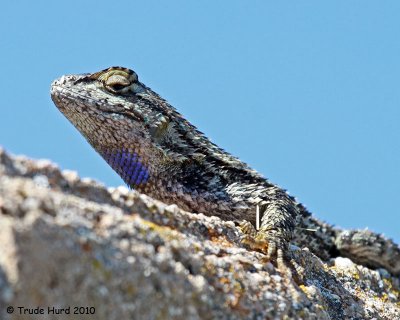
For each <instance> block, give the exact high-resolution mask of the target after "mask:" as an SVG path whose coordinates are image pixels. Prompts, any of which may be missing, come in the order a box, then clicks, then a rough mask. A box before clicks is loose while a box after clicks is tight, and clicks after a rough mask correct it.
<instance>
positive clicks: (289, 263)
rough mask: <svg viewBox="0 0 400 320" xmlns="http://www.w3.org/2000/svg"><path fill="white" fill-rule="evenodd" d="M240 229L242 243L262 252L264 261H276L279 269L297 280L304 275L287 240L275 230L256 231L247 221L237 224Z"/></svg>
mask: <svg viewBox="0 0 400 320" xmlns="http://www.w3.org/2000/svg"><path fill="white" fill-rule="evenodd" d="M239 228H240V230H241V231H242V232H243V233H244V235H243V236H242V238H241V242H242V244H244V245H245V246H247V247H248V248H249V249H251V250H255V251H259V252H262V253H264V254H265V255H266V257H265V259H266V261H272V262H276V266H277V267H278V269H279V270H280V271H282V272H283V273H285V274H286V275H288V276H289V277H292V275H294V276H295V277H296V278H297V280H298V281H300V282H301V279H302V278H303V276H304V268H303V267H301V266H300V265H299V264H298V263H297V262H296V261H295V260H294V259H293V257H292V256H291V255H290V251H289V245H288V241H287V240H286V239H285V237H284V235H282V234H281V233H280V232H279V231H277V230H263V229H262V228H261V229H260V230H259V231H257V230H256V229H255V228H254V226H253V225H252V224H251V223H250V222H249V221H245V220H244V221H242V222H241V223H240V224H239ZM293 271H294V272H293Z"/></svg>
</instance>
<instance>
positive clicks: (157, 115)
mask: <svg viewBox="0 0 400 320" xmlns="http://www.w3.org/2000/svg"><path fill="white" fill-rule="evenodd" d="M51 96H52V99H53V101H54V103H55V104H56V106H57V107H58V109H59V110H60V111H61V112H62V113H63V114H64V115H65V116H66V117H67V118H68V120H69V121H70V122H71V123H72V124H73V125H74V126H75V127H76V128H77V129H78V130H79V131H80V132H81V133H82V135H83V136H84V137H85V138H86V139H87V141H88V142H89V143H90V144H91V145H92V146H93V148H94V149H95V150H96V151H97V152H98V153H99V154H100V155H101V156H102V157H103V158H104V159H105V160H106V161H107V162H108V164H109V165H110V166H111V167H112V168H113V169H114V170H115V171H116V172H117V173H118V174H119V175H120V176H121V178H122V179H123V180H124V181H125V182H126V183H127V184H128V185H129V186H130V187H132V188H134V189H136V190H138V191H140V192H143V193H146V194H148V195H149V196H151V197H153V198H155V199H158V200H161V201H163V202H165V203H167V204H177V205H178V206H179V207H181V208H183V209H185V210H187V211H190V212H202V213H204V214H207V215H215V216H219V217H220V218H222V219H224V220H232V221H238V222H239V221H243V220H244V221H247V223H244V224H242V226H243V227H244V228H243V230H245V231H246V232H247V233H248V238H247V241H244V242H245V243H247V244H248V245H250V247H253V248H256V249H259V250H261V251H263V252H265V253H266V254H267V257H268V258H273V257H277V261H278V263H279V262H282V261H283V259H284V257H287V252H288V244H289V242H290V241H291V240H292V239H293V237H294V242H295V243H296V244H298V245H299V246H307V247H309V248H310V249H311V250H312V251H313V252H314V253H315V254H317V255H318V256H320V257H321V258H323V259H328V258H329V257H332V256H335V255H337V254H338V252H339V251H340V248H341V246H342V244H343V246H345V247H346V248H345V249H346V250H347V251H346V252H347V254H348V256H351V257H353V258H354V259H355V260H356V261H357V252H360V250H353V249H354V248H353V247H352V246H351V244H350V245H349V243H351V241H350V242H349V241H348V239H349V237H348V236H347V237H342V238H340V237H339V236H338V235H339V234H340V233H341V231H340V230H338V229H334V228H333V227H331V226H329V225H327V224H325V223H322V222H320V221H318V220H317V219H315V218H313V217H312V216H311V214H310V213H309V212H308V211H307V210H306V208H305V207H304V206H302V205H301V204H299V203H298V202H297V201H296V200H295V198H293V197H291V196H289V195H288V194H287V193H286V191H285V190H284V189H282V188H280V187H278V186H277V185H275V184H273V183H271V182H269V181H268V180H267V179H266V178H264V177H263V176H262V175H261V174H259V173H258V172H256V171H255V170H253V169H251V168H250V167H249V166H248V165H246V164H245V163H243V162H242V161H240V160H239V159H237V158H235V157H234V156H232V155H231V154H229V153H227V152H225V151H224V150H223V149H221V148H219V147H218V146H217V145H215V144H214V143H212V142H211V141H210V140H209V139H208V138H207V137H206V136H205V135H203V134H202V133H201V132H200V131H198V130H197V129H196V127H194V126H193V125H192V124H191V123H189V122H188V121H187V120H186V119H185V118H184V117H183V116H182V115H180V114H179V113H178V112H177V111H176V110H175V108H174V107H172V106H171V105H170V104H169V103H168V102H167V101H165V100H164V99H163V98H161V97H160V96H159V95H158V94H157V93H155V92H154V91H152V90H151V89H150V88H148V87H146V86H145V85H144V84H143V83H141V82H140V81H139V80H138V77H137V75H136V73H135V72H134V71H132V70H129V69H126V68H122V67H111V68H108V69H105V70H102V71H100V72H96V73H93V74H83V75H68V76H63V77H61V78H60V79H58V80H56V81H54V82H53V84H52V88H51ZM257 210H258V211H259V212H260V221H256V212H257ZM259 222H260V228H259V230H257V231H256V230H254V228H253V227H252V226H256V225H258V223H259ZM310 228H311V229H313V230H314V231H311V232H310V231H307V230H305V229H310ZM359 234H360V235H363V234H364V233H362V231H360V233H359ZM381 238H382V237H381ZM337 239H342V240H343V241H338V240H337ZM382 239H384V238H382ZM383 241H384V242H385V241H386V240H385V239H384V240H383ZM361 242H362V241H361ZM361 242H359V243H361ZM385 243H386V242H385ZM343 246H342V247H343ZM391 250H392V252H394V255H395V256H396V254H397V255H398V256H396V257H400V249H399V248H398V246H396V245H395V244H393V245H392V246H391ZM354 252H356V253H354ZM353 253H354V256H353ZM375 254H377V253H375ZM390 259H391V261H390V262H388V261H389V259H386V260H385V261H383V262H381V263H379V262H378V263H376V261H377V260H379V259H372V260H373V261H374V263H375V264H373V263H371V264H370V265H371V266H373V267H379V266H384V267H386V268H387V269H389V270H390V271H392V272H393V273H400V262H399V259H397V260H396V259H393V254H391V255H390ZM365 260H367V261H365ZM394 260H396V261H394ZM368 261H369V260H368V259H364V260H363V262H364V263H365V264H366V265H368Z"/></svg>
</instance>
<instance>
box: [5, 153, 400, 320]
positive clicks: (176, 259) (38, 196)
mask: <svg viewBox="0 0 400 320" xmlns="http://www.w3.org/2000/svg"><path fill="white" fill-rule="evenodd" d="M240 235H241V234H240V231H239V230H238V229H237V228H236V227H235V226H234V224H233V223H231V222H226V221H222V220H220V219H219V218H217V217H206V216H204V215H202V214H192V213H188V212H185V211H183V210H180V209H179V208H177V207H174V206H166V205H164V204H162V203H160V202H158V201H156V200H153V199H151V198H149V197H147V196H145V195H142V194H138V193H137V192H135V191H129V190H128V189H126V188H124V187H119V188H117V189H111V188H109V189H107V188H105V187H104V186H103V185H101V184H99V183H97V182H95V181H93V180H90V179H80V178H79V177H78V176H77V174H76V173H74V172H71V171H60V170H59V169H58V168H57V167H56V166H55V165H54V164H52V163H51V162H49V161H46V160H39V161H34V160H29V159H27V158H23V157H14V156H11V155H9V154H7V153H6V152H5V151H4V150H3V149H0V319H400V291H399V287H400V284H399V282H400V279H399V278H398V277H393V276H391V275H390V274H389V273H388V272H387V271H385V270H384V269H379V270H370V269H368V268H366V267H363V266H359V265H356V264H354V263H353V262H351V261H350V260H349V259H347V258H342V257H338V258H335V259H331V260H329V261H326V262H323V261H321V260H320V259H319V258H317V257H316V256H315V255H313V254H312V253H311V252H310V251H308V250H307V249H306V248H296V247H293V248H292V250H294V251H295V252H294V255H295V258H296V261H297V262H298V263H299V264H300V265H301V266H303V268H305V273H306V276H305V278H304V279H303V282H302V283H298V284H297V283H295V282H294V281H293V279H291V278H290V277H288V276H287V275H285V274H281V273H280V272H279V270H277V269H276V268H275V267H274V266H273V265H272V264H271V263H269V262H265V261H264V259H263V257H264V256H263V255H262V254H261V253H258V252H253V251H249V250H246V249H245V248H243V247H242V246H241V244H240ZM7 307H13V308H14V312H13V313H12V314H8V313H7ZM20 307H22V308H25V309H21V308H20ZM68 307H70V309H68ZM79 307H83V308H80V309H78V308H79ZM35 308H36V311H38V310H42V312H43V314H40V315H32V314H29V312H34V311H35ZM63 308H64V309H63ZM8 310H10V309H8ZM68 311H69V312H70V314H66V313H67V312H68ZM74 311H78V312H81V313H82V312H83V313H89V314H74ZM93 311H94V312H95V313H94V314H90V313H93ZM24 312H25V314H23V313H24ZM55 312H63V314H53V313H55Z"/></svg>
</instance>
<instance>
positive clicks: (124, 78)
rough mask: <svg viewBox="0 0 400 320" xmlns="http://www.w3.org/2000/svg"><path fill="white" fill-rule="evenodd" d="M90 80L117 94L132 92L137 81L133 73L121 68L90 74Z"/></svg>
mask: <svg viewBox="0 0 400 320" xmlns="http://www.w3.org/2000/svg"><path fill="white" fill-rule="evenodd" d="M90 78H91V79H96V80H98V81H100V83H101V84H102V85H103V87H104V88H105V89H106V90H107V91H110V92H112V93H119V94H121V93H122V94H123V93H128V92H130V91H131V92H132V91H134V85H135V83H137V81H138V77H137V75H136V73H135V72H133V71H132V70H130V69H126V68H122V67H111V68H108V69H106V70H103V71H100V72H96V73H94V74H92V75H91V76H90Z"/></svg>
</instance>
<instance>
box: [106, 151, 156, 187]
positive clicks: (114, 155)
mask: <svg viewBox="0 0 400 320" xmlns="http://www.w3.org/2000/svg"><path fill="white" fill-rule="evenodd" d="M102 156H103V158H104V159H105V160H106V161H107V163H108V164H109V165H110V166H111V168H113V169H114V170H115V171H116V172H117V173H118V174H119V175H120V176H121V178H122V179H123V180H124V181H125V183H126V184H128V185H129V186H130V187H131V188H135V187H138V186H139V185H142V184H145V183H146V182H147V181H148V180H149V176H150V175H149V170H148V168H147V167H146V166H145V165H144V164H143V163H142V162H141V159H140V157H139V155H138V154H137V153H135V152H130V151H129V150H128V149H122V150H106V151H105V152H103V153H102Z"/></svg>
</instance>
